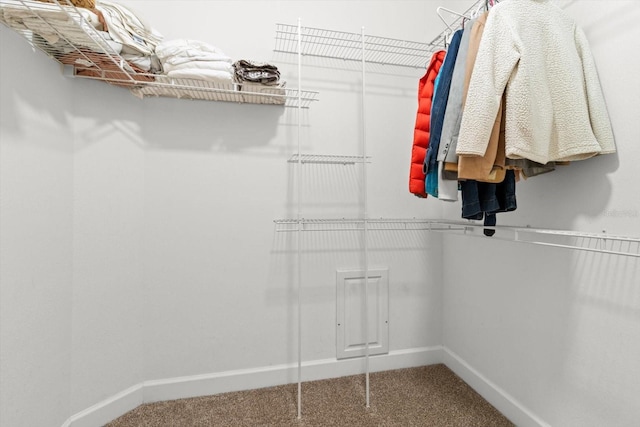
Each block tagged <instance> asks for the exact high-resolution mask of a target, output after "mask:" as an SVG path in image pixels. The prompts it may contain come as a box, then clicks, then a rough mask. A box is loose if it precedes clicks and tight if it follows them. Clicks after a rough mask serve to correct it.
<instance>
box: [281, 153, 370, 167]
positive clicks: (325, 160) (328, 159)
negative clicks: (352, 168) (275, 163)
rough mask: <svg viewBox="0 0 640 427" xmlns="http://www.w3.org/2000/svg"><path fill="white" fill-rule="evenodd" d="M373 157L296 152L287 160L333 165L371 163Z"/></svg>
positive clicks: (290, 161)
mask: <svg viewBox="0 0 640 427" xmlns="http://www.w3.org/2000/svg"><path fill="white" fill-rule="evenodd" d="M370 159H371V157H370V156H367V157H366V158H363V157H362V156H338V155H327V154H294V155H292V156H291V158H290V159H289V160H287V162H289V163H298V160H299V161H300V163H316V164H331V165H355V164H358V163H371V160H370Z"/></svg>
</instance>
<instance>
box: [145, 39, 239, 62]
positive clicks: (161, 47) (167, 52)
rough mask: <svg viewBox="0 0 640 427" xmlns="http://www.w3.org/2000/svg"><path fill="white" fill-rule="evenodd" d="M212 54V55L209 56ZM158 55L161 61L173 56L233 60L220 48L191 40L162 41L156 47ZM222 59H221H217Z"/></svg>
mask: <svg viewBox="0 0 640 427" xmlns="http://www.w3.org/2000/svg"><path fill="white" fill-rule="evenodd" d="M207 54H212V55H207ZM156 55H158V58H160V60H165V59H168V58H170V57H173V56H180V57H198V56H203V57H207V56H209V57H214V59H212V60H214V61H215V60H221V61H223V60H229V61H230V60H231V58H229V57H228V56H227V55H225V53H224V52H223V51H222V50H220V49H219V48H217V47H215V46H212V45H210V44H209V43H207V42H203V41H200V40H190V39H174V40H166V41H162V42H160V43H159V44H158V46H156ZM215 58H221V59H215Z"/></svg>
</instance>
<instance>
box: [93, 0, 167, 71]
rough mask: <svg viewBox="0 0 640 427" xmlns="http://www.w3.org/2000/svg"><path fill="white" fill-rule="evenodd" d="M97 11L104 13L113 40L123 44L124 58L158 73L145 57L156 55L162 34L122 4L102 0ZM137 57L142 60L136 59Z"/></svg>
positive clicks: (97, 6) (152, 62)
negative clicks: (126, 56)
mask: <svg viewBox="0 0 640 427" xmlns="http://www.w3.org/2000/svg"><path fill="white" fill-rule="evenodd" d="M96 10H98V11H100V12H101V13H102V15H103V17H104V20H105V22H106V25H107V29H108V31H109V34H110V35H111V37H112V38H113V40H115V41H116V42H119V43H121V44H122V54H123V56H124V55H129V56H128V58H127V59H128V60H129V61H130V62H134V63H137V64H138V66H140V67H142V68H143V69H144V71H149V70H151V71H158V70H156V69H154V67H153V65H154V61H153V60H149V59H143V57H151V56H153V55H154V54H155V49H156V46H157V45H158V43H160V41H161V40H162V38H163V37H162V35H161V34H160V33H158V32H157V31H156V30H155V29H153V28H152V27H151V26H150V25H149V24H147V23H146V22H145V21H143V20H142V19H141V18H140V16H138V15H136V14H135V13H133V12H132V11H131V10H130V9H128V8H126V7H124V6H123V5H121V4H118V3H112V2H110V1H107V0H100V1H99V2H98V3H97V4H96ZM136 56H137V57H142V58H139V59H136V58H135V57H136Z"/></svg>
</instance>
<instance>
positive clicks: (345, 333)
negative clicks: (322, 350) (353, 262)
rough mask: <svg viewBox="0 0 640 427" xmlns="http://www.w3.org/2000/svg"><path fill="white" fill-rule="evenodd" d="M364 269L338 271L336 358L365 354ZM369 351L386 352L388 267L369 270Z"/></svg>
mask: <svg viewBox="0 0 640 427" xmlns="http://www.w3.org/2000/svg"><path fill="white" fill-rule="evenodd" d="M364 276H365V274H364V270H349V271H341V270H338V271H337V275H336V291H337V298H336V302H337V308H336V313H337V323H336V337H337V340H336V344H337V348H336V357H337V358H338V359H345V358H349V357H358V356H364V355H365V338H364V336H365V288H364ZM368 279H369V280H368V283H369V306H368V308H369V318H368V320H369V322H368V324H369V331H368V332H369V354H370V355H374V354H385V353H388V352H389V270H388V269H386V268H385V269H376V270H369V275H368Z"/></svg>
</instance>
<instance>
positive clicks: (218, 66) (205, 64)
mask: <svg viewBox="0 0 640 427" xmlns="http://www.w3.org/2000/svg"><path fill="white" fill-rule="evenodd" d="M163 69H164V71H165V73H169V72H171V71H176V70H188V69H198V70H217V71H226V72H227V73H229V74H231V73H233V66H232V65H231V64H229V63H228V62H225V61H190V62H184V63H182V64H175V65H174V64H172V63H168V62H165V63H164V65H163Z"/></svg>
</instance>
